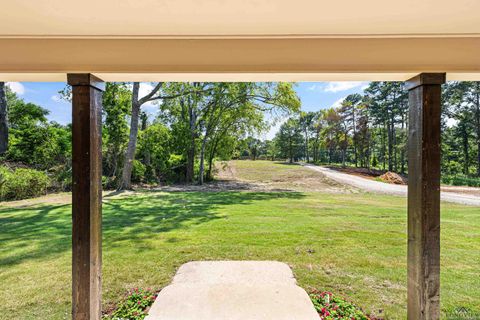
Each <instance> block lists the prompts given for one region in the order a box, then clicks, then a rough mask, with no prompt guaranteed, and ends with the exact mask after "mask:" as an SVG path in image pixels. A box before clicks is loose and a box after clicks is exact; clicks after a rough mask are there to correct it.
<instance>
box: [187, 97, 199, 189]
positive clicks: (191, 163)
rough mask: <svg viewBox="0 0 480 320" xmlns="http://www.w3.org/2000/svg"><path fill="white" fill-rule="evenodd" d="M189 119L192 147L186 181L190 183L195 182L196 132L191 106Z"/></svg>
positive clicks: (194, 116) (188, 152)
mask: <svg viewBox="0 0 480 320" xmlns="http://www.w3.org/2000/svg"><path fill="white" fill-rule="evenodd" d="M188 117H189V126H190V146H189V148H188V150H187V170H186V175H185V180H186V182H188V183H191V182H193V176H194V174H195V173H194V170H195V134H196V132H195V130H196V122H197V120H196V115H195V111H194V110H193V108H192V106H191V104H189V106H188Z"/></svg>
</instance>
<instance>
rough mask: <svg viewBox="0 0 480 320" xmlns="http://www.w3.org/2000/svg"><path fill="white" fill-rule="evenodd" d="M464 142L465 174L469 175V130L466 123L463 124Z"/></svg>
mask: <svg viewBox="0 0 480 320" xmlns="http://www.w3.org/2000/svg"><path fill="white" fill-rule="evenodd" d="M462 142H463V157H464V158H463V159H464V160H463V174H465V175H468V169H469V166H470V159H469V156H468V149H469V148H468V132H467V128H466V125H465V124H464V123H463V124H462Z"/></svg>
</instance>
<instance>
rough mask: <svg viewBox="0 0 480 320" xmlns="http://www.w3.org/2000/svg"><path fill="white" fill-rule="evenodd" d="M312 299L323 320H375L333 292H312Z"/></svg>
mask: <svg viewBox="0 0 480 320" xmlns="http://www.w3.org/2000/svg"><path fill="white" fill-rule="evenodd" d="M310 299H311V300H312V302H313V305H314V306H315V309H316V310H317V312H318V314H319V315H320V319H322V320H343V319H348V320H373V319H376V318H370V317H369V316H367V315H365V314H364V313H363V311H362V309H360V308H359V307H357V306H356V305H354V304H352V303H350V302H347V301H345V300H343V299H341V298H339V297H337V296H334V295H333V294H332V293H331V292H328V291H323V292H312V293H310Z"/></svg>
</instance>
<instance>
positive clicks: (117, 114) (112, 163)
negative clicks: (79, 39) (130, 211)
mask: <svg viewBox="0 0 480 320" xmlns="http://www.w3.org/2000/svg"><path fill="white" fill-rule="evenodd" d="M102 105H103V109H102V111H103V115H104V117H103V118H104V120H103V128H102V129H103V130H102V140H103V150H102V151H103V172H104V174H105V175H107V176H108V177H109V181H111V182H112V187H113V188H116V185H115V184H116V181H117V176H119V174H120V172H121V167H122V165H123V157H124V153H125V148H126V145H127V142H128V123H127V117H128V116H129V114H130V105H131V92H130V89H129V88H128V86H127V85H126V84H125V83H107V85H106V88H105V92H104V93H103V101H102Z"/></svg>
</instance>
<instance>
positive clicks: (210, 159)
mask: <svg viewBox="0 0 480 320" xmlns="http://www.w3.org/2000/svg"><path fill="white" fill-rule="evenodd" d="M217 146H218V139H215V143H214V145H213V147H212V150H211V152H210V155H209V156H208V171H207V180H208V181H211V180H212V178H213V175H212V167H213V158H215V153H217Z"/></svg>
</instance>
